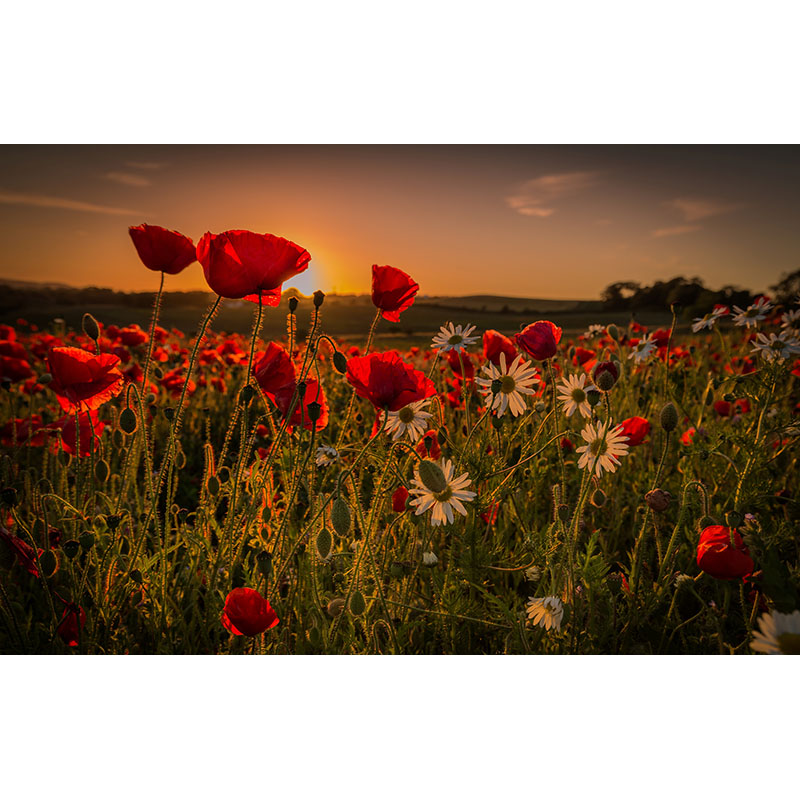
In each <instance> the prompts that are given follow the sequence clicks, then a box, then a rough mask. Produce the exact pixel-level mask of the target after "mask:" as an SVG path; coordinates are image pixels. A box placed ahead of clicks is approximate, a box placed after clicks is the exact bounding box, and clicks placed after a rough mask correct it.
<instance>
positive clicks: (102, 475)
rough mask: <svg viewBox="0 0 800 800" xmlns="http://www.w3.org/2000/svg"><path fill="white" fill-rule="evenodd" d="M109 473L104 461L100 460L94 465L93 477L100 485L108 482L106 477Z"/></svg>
mask: <svg viewBox="0 0 800 800" xmlns="http://www.w3.org/2000/svg"><path fill="white" fill-rule="evenodd" d="M110 473H111V471H110V470H109V468H108V463H107V462H106V461H105V459H102V458H101V459H100V460H99V461H98V462H97V463H96V464H95V465H94V477H95V478H96V479H97V480H98V481H99V482H100V483H105V482H106V481H107V480H108V476H109V474H110Z"/></svg>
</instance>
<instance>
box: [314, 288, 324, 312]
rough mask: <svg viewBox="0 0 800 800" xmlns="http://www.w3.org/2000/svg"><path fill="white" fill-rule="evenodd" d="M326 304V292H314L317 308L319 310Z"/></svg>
mask: <svg viewBox="0 0 800 800" xmlns="http://www.w3.org/2000/svg"><path fill="white" fill-rule="evenodd" d="M324 302H325V292H323V291H320V290H319V289H317V291H316V292H314V305H315V306H316V307H317V308H319V307H320V306H321V305H322V304H323V303H324Z"/></svg>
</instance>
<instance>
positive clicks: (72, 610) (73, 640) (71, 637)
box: [56, 598, 86, 647]
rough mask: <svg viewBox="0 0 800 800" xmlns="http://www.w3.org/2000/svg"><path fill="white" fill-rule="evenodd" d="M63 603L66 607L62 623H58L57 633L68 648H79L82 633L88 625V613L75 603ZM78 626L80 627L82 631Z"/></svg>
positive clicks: (63, 601)
mask: <svg viewBox="0 0 800 800" xmlns="http://www.w3.org/2000/svg"><path fill="white" fill-rule="evenodd" d="M59 600H61V598H59ZM61 602H62V603H64V606H65V608H64V616H63V617H61V622H59V623H58V627H57V628H56V633H57V634H58V635H59V636H60V637H61V639H62V641H63V642H64V644H65V645H67V647H77V646H78V639H79V638H80V631H81V630H83V627H84V625H86V612H85V611H84V610H83V609H82V608H81V607H80V606H79V605H76V604H75V603H67V602H66V601H65V600H61ZM79 620H80V622H79ZM78 625H80V629H79V628H78Z"/></svg>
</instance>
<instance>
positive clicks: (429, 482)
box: [417, 459, 447, 494]
mask: <svg viewBox="0 0 800 800" xmlns="http://www.w3.org/2000/svg"><path fill="white" fill-rule="evenodd" d="M417 470H418V474H419V479H420V480H421V481H422V483H423V485H424V486H425V487H426V488H428V489H430V490H431V491H432V492H434V493H437V494H438V493H439V492H443V491H444V490H445V489H446V488H447V481H446V480H445V477H444V472H442V469H441V467H440V466H439V465H438V464H437V463H436V462H434V461H430V460H429V459H425V460H424V461H420V463H419V466H418V467H417Z"/></svg>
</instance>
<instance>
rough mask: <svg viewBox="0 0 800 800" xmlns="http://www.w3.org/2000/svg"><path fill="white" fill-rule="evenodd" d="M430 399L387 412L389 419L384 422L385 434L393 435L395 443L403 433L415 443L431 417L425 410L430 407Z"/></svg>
mask: <svg viewBox="0 0 800 800" xmlns="http://www.w3.org/2000/svg"><path fill="white" fill-rule="evenodd" d="M430 402H431V401H430V398H426V399H424V400H417V401H416V402H415V403H409V404H408V405H407V406H403V407H402V408H401V409H400V410H399V411H389V412H388V413H389V418H388V419H387V420H386V433H391V434H393V436H392V439H393V440H394V441H395V442H396V441H397V440H398V439H399V438H400V437H401V436H402V435H403V434H404V433H408V438H409V439H411V441H412V442H416V441H417V440H418V439H419V438H420V436H422V434H423V433H425V429H426V428H427V427H428V420H429V419H430V418H431V417H432V416H433V414H431V413H430V411H426V410H425V409H426V408H427V407H428V406H429V405H430Z"/></svg>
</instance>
